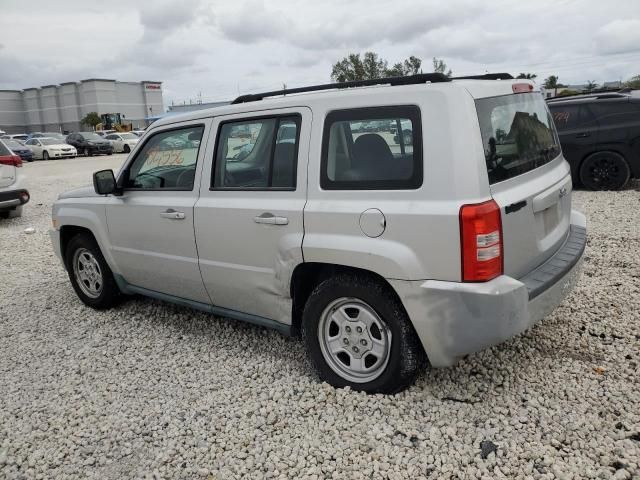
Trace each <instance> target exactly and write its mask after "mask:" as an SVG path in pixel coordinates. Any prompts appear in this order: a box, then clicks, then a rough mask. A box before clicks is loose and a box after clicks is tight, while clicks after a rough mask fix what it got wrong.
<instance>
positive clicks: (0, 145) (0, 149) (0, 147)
mask: <svg viewBox="0 0 640 480" xmlns="http://www.w3.org/2000/svg"><path fill="white" fill-rule="evenodd" d="M0 155H2V156H6V155H13V153H12V152H11V150H9V149H8V148H7V147H5V145H4V142H2V141H0Z"/></svg>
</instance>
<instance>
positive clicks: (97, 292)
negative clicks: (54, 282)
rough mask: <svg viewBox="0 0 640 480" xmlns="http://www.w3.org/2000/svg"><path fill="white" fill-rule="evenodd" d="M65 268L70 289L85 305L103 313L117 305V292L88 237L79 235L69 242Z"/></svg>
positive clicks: (116, 286)
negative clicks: (71, 287) (69, 281)
mask: <svg viewBox="0 0 640 480" xmlns="http://www.w3.org/2000/svg"><path fill="white" fill-rule="evenodd" d="M65 266H66V268H67V273H68V274H69V280H71V285H72V286H73V289H74V290H75V292H76V294H77V295H78V297H79V298H80V300H82V302H83V303H84V304H85V305H88V306H89V307H91V308H95V309H96V310H104V309H107V308H111V307H114V306H115V305H117V304H118V303H119V302H120V300H121V296H122V294H121V293H120V289H119V288H118V285H117V284H116V281H115V279H114V277H113V273H112V272H111V269H110V268H109V265H108V264H107V262H106V261H105V259H104V256H103V255H102V252H101V251H100V247H98V244H97V243H96V241H95V239H94V238H93V237H92V236H91V235H89V234H86V233H80V234H78V235H76V236H75V237H73V238H72V239H71V240H70V241H69V244H68V245H67V248H66V251H65Z"/></svg>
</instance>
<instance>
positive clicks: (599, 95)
mask: <svg viewBox="0 0 640 480" xmlns="http://www.w3.org/2000/svg"><path fill="white" fill-rule="evenodd" d="M628 97H630V95H629V94H628V93H624V92H605V93H587V94H584V95H556V96H555V97H551V98H547V102H558V101H561V100H584V99H589V98H592V99H594V100H598V99H601V98H628Z"/></svg>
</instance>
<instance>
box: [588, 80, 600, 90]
mask: <svg viewBox="0 0 640 480" xmlns="http://www.w3.org/2000/svg"><path fill="white" fill-rule="evenodd" d="M596 88H598V84H597V83H596V82H595V81H594V80H589V81H588V82H587V87H586V89H585V90H586V91H587V92H591V91H593V90H595V89H596Z"/></svg>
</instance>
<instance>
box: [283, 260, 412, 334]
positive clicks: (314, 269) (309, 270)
mask: <svg viewBox="0 0 640 480" xmlns="http://www.w3.org/2000/svg"><path fill="white" fill-rule="evenodd" d="M341 273H342V274H344V273H350V274H355V275H364V276H368V277H370V278H371V279H373V280H375V281H377V282H380V283H381V284H383V285H385V287H386V288H388V289H389V291H390V292H392V294H393V295H395V297H396V298H397V299H398V301H399V302H400V304H401V305H402V306H403V307H402V308H403V309H404V304H403V303H402V300H401V298H400V295H399V294H398V292H397V291H396V289H395V288H394V287H393V285H392V284H391V283H389V281H388V280H387V279H386V278H384V277H383V276H382V275H380V274H379V273H376V272H374V271H372V270H367V269H363V268H359V267H354V266H350V265H342V264H336V263H323V262H304V263H300V264H298V265H296V267H295V268H294V270H293V272H292V274H291V282H290V294H291V299H292V306H291V333H292V335H295V336H297V335H299V334H300V330H301V325H302V312H303V310H304V306H305V304H306V302H307V300H308V299H309V297H310V295H311V292H313V289H314V288H315V287H316V286H317V285H318V284H320V282H322V281H323V280H324V279H326V278H328V277H331V276H333V275H337V274H341ZM405 313H407V312H406V309H405ZM407 316H408V315H407Z"/></svg>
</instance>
